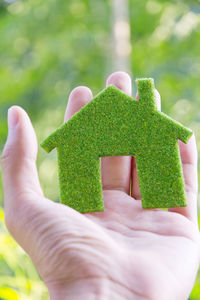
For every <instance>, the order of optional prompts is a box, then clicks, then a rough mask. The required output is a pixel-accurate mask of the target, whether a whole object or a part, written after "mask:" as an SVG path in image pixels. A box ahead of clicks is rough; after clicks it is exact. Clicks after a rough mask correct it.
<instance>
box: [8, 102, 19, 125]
mask: <svg viewBox="0 0 200 300" xmlns="http://www.w3.org/2000/svg"><path fill="white" fill-rule="evenodd" d="M18 121H19V118H18V111H17V109H16V108H15V107H14V106H12V107H10V108H9V110H8V129H9V130H10V129H14V128H15V127H16V125H17V124H18Z"/></svg>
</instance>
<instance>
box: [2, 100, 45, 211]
mask: <svg viewBox="0 0 200 300" xmlns="http://www.w3.org/2000/svg"><path fill="white" fill-rule="evenodd" d="M36 156H37V139H36V135H35V132H34V129H33V126H32V124H31V121H30V119H29V117H28V115H27V113H26V112H25V111H24V110H23V109H22V108H21V107H19V106H12V107H11V108H10V109H9V110H8V138H7V141H6V144H5V147H4V150H3V154H2V158H1V159H2V177H3V188H4V205H5V212H6V213H8V211H10V210H12V211H15V209H17V208H18V207H19V206H20V203H19V201H22V200H21V199H23V198H25V197H23V196H24V195H26V199H27V198H28V195H30V193H33V194H37V195H38V194H39V195H42V190H41V187H40V183H39V179H38V174H37V168H36V164H35V162H36Z"/></svg>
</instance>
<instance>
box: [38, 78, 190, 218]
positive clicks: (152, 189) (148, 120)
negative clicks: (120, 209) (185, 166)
mask: <svg viewBox="0 0 200 300" xmlns="http://www.w3.org/2000/svg"><path fill="white" fill-rule="evenodd" d="M136 82H137V86H138V93H139V101H138V100H135V99H133V98H131V97H129V96H127V95H126V94H125V93H123V92H122V91H120V90H119V89H117V88H116V87H115V86H112V85H111V86H108V87H107V88H105V89H104V90H102V91H101V92H100V93H99V94H97V95H96V97H94V98H93V99H92V100H91V101H90V102H89V103H88V104H87V105H86V106H84V107H83V108H82V109H81V110H80V111H78V112H77V113H75V114H74V115H73V116H72V117H71V118H70V119H69V120H68V121H67V122H66V123H65V124H63V125H62V126H61V127H59V128H58V129H57V130H56V131H55V132H53V133H52V134H51V135H50V136H49V137H48V138H46V139H45V140H44V141H43V142H42V144H41V146H42V147H43V148H44V149H45V150H46V151H47V152H50V151H51V150H52V149H54V148H55V147H56V148H57V153H58V170H59V182H60V198H61V202H62V203H64V204H66V205H68V206H70V207H72V208H74V209H76V210H77V211H79V212H82V213H85V212H92V211H103V210H104V204H103V195H102V185H101V169H100V157H104V156H124V155H128V156H134V157H135V158H136V164H137V169H138V176H139V186H140V191H141V198H142V207H143V208H164V207H180V206H186V205H187V201H186V195H185V186H184V179H183V174H182V165H181V159H180V153H179V147H178V139H180V140H181V141H183V142H184V143H187V142H188V140H189V138H190V137H191V135H192V131H191V130H189V129H187V128H185V127H184V126H182V125H181V124H180V123H178V122H176V121H175V120H173V119H171V118H170V117H168V116H167V115H165V114H164V113H162V112H160V111H158V110H157V108H156V98H155V92H154V81H153V79H152V78H141V79H138V80H137V81H136Z"/></svg>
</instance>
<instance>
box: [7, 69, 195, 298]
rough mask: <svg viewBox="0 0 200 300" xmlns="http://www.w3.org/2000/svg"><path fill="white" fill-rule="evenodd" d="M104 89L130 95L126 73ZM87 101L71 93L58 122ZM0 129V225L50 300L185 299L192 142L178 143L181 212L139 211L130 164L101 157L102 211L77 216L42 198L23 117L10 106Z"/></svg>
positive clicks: (189, 281)
mask: <svg viewBox="0 0 200 300" xmlns="http://www.w3.org/2000/svg"><path fill="white" fill-rule="evenodd" d="M109 84H114V85H116V86H117V87H118V88H120V89H121V90H123V91H124V92H126V93H127V94H129V95H131V79H130V77H129V76H128V75H127V74H126V73H123V72H116V73H113V74H112V75H111V76H110V77H109V78H108V80H107V85H109ZM156 95H157V102H158V106H159V105H160V104H159V103H160V98H159V94H158V92H156ZM92 98H93V96H92V93H91V91H90V89H88V88H86V87H78V88H76V89H74V90H73V91H72V93H71V94H70V97H69V102H68V105H67V109H66V114H65V121H66V120H68V119H69V118H70V117H71V116H72V115H73V114H74V113H75V112H76V111H78V110H79V109H80V108H81V107H82V106H83V105H85V104H87V103H88V102H89V101H90V100H91V99H92ZM8 125H9V133H8V139H7V142H6V145H5V148H4V151H3V155H2V171H3V185H4V201H5V221H6V224H7V227H8V229H9V231H10V233H11V234H12V235H13V237H14V238H15V239H16V241H17V242H18V243H19V244H20V245H21V246H22V247H23V248H24V250H25V251H26V252H27V253H28V255H29V256H30V257H31V259H32V261H33V263H34V264H35V266H36V268H37V270H38V272H39V274H40V275H41V277H42V278H43V280H44V282H45V283H46V285H47V287H48V289H49V293H50V296H51V299H70V300H71V299H94V298H95V299H137V300H140V299H141V300H144V299H151V300H154V299H155V300H173V299H174V300H183V299H187V298H188V296H189V294H190V292H191V289H192V287H193V284H194V281H195V277H196V274H197V270H198V266H199V258H200V255H199V245H200V242H199V236H200V235H199V229H198V224H197V150H196V143H195V137H194V136H192V137H191V139H190V141H189V143H188V144H187V145H185V144H183V143H181V142H180V143H179V145H180V153H181V159H182V166H183V172H184V178H185V186H186V192H187V199H188V206H187V207H184V208H171V209H168V210H162V209H143V208H142V207H141V200H140V192H139V185H138V177H137V171H136V164H135V160H134V159H133V158H131V157H129V156H123V157H105V158H102V185H103V196H104V205H105V211H104V212H95V213H87V214H80V213H79V212H77V211H75V210H73V209H72V208H70V207H68V206H65V205H62V204H58V203H54V202H52V201H50V200H48V199H46V198H45V197H44V195H43V192H42V190H41V187H40V184H39V180H38V174H37V169H36V164H35V161H36V155H37V141H36V136H35V132H34V129H33V127H32V125H31V122H30V119H29V117H28V115H27V114H26V113H25V111H24V110H23V109H22V108H20V107H12V108H11V109H10V110H9V113H8ZM130 183H131V186H132V188H131V190H132V193H131V195H130Z"/></svg>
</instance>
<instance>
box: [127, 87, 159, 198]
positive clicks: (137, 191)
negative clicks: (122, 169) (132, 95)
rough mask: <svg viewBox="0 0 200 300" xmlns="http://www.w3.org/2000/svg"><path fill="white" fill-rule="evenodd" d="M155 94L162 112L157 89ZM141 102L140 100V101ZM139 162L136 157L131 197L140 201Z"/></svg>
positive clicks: (132, 171)
mask: <svg viewBox="0 0 200 300" xmlns="http://www.w3.org/2000/svg"><path fill="white" fill-rule="evenodd" d="M155 94H156V104H157V108H158V110H161V99H160V94H159V92H158V91H157V90H156V89H155ZM136 99H137V100H139V95H138V93H137V94H136ZM139 101H140V100H139ZM136 164H137V162H136V160H135V158H134V157H132V167H131V196H132V197H133V198H134V199H136V200H139V199H141V194H140V188H139V179H138V173H137V165H136Z"/></svg>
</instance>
